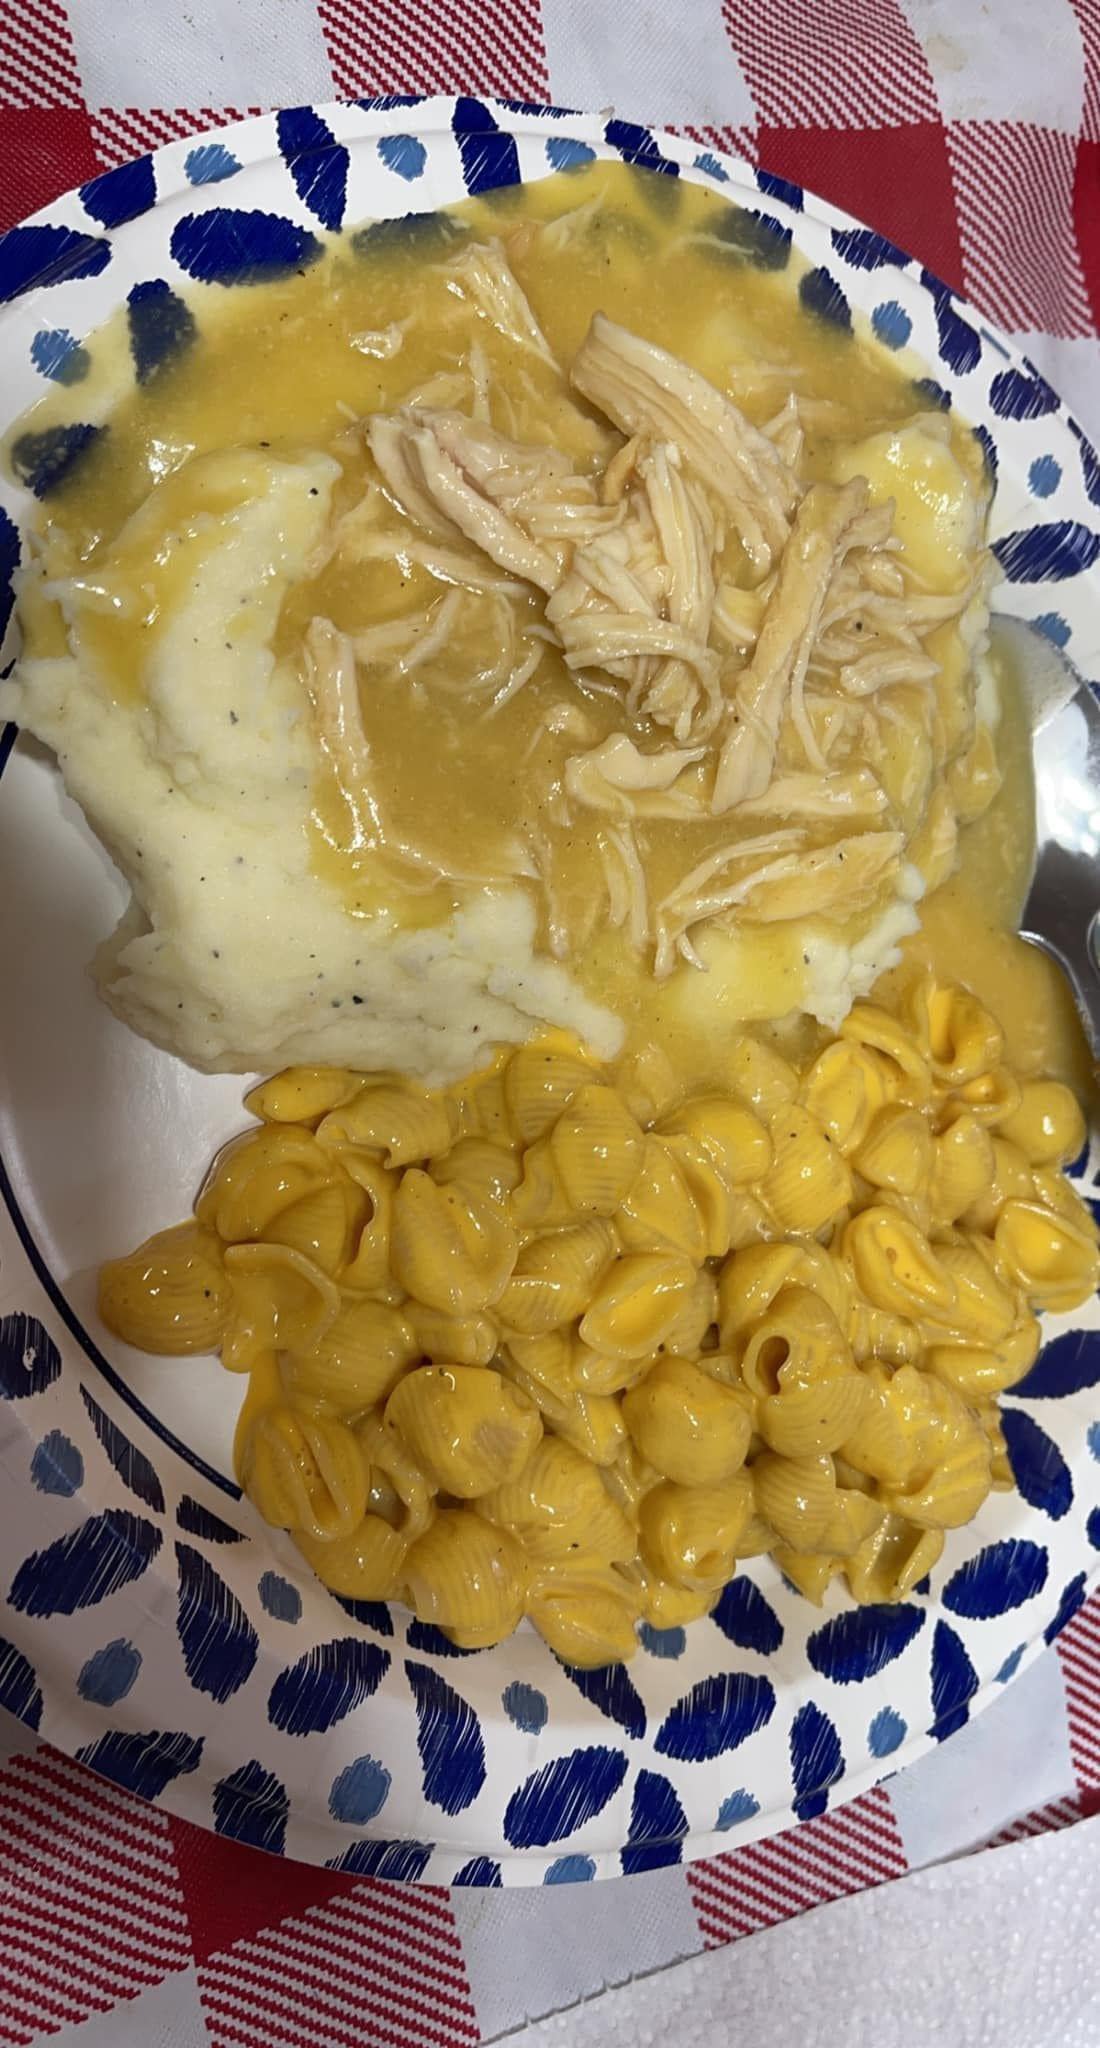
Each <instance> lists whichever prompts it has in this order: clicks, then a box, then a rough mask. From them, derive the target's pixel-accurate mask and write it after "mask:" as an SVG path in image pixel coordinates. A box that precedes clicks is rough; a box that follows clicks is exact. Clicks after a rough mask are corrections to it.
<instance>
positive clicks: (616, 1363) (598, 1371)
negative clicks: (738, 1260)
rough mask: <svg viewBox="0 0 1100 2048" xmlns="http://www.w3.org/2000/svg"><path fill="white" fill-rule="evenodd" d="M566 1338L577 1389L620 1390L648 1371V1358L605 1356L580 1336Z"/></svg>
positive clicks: (582, 1392) (633, 1383) (594, 1391)
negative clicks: (590, 1347)
mask: <svg viewBox="0 0 1100 2048" xmlns="http://www.w3.org/2000/svg"><path fill="white" fill-rule="evenodd" d="M707 1277H708V1278H709V1277H710V1276H709V1274H708V1276H707ZM563 1334H564V1333H563ZM568 1341H570V1350H571V1360H572V1372H573V1378H574V1382H575V1385H576V1391H577V1392H578V1393H581V1394H621V1393H622V1391H623V1389H624V1387H633V1386H636V1384H637V1382H638V1381H639V1380H640V1379H641V1378H642V1376H643V1374H645V1373H646V1372H648V1371H649V1366H650V1361H649V1359H648V1358H616V1357H614V1356H611V1357H605V1356H604V1354H603V1353H602V1352H599V1351H592V1350H590V1349H589V1346H588V1345H587V1344H586V1343H585V1342H584V1339H583V1338H581V1337H574V1338H572V1339H571V1340H568Z"/></svg>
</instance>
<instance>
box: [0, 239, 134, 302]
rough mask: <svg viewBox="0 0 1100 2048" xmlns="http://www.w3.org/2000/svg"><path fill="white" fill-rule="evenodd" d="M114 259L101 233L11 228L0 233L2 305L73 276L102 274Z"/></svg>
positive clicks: (0, 291) (0, 293) (0, 298)
mask: <svg viewBox="0 0 1100 2048" xmlns="http://www.w3.org/2000/svg"><path fill="white" fill-rule="evenodd" d="M110 260H111V244H110V242H108V241H105V240H104V238H103V237H102V236H101V235H81V234H78V233H77V232H76V230H75V229H74V228H54V227H18V228H9V229H8V232H7V234H6V235H0V305H5V304H6V303H7V301H8V300H9V299H17V298H18V297H19V295H20V293H21V292H26V291H31V290H34V289H37V288H40V287H42V286H45V285H51V284H65V283H66V282H67V281H68V279H69V278H74V277H98V276H99V273H100V271H101V270H106V268H107V265H108V263H109V262H110Z"/></svg>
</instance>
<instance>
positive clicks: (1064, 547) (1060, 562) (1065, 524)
mask: <svg viewBox="0 0 1100 2048" xmlns="http://www.w3.org/2000/svg"><path fill="white" fill-rule="evenodd" d="M993 553H994V554H995V555H996V557H997V560H998V562H999V563H1000V565H1001V568H1002V569H1003V571H1004V573H1005V575H1006V576H1007V578H1008V580H1009V582H1010V583H1060V582H1062V581H1063V579H1064V578H1065V577H1067V576H1080V575H1081V574H1082V572H1083V571H1084V570H1085V569H1091V568H1092V565H1093V563H1094V562H1095V560H1096V558H1097V556H1098V555H1100V534H1098V533H1093V531H1092V529H1091V527H1088V526H1082V525H1081V524H1080V522H1079V521H1078V520H1076V519H1055V520H1052V521H1051V523H1050V525H1049V526H1027V527H1024V528H1022V529H1020V530H1019V531H1017V532H1015V533H1006V534H1005V535H1004V536H1003V537H1002V539H1000V540H995V541H994V542H993ZM1018 1391H1019V1389H1017V1392H1018Z"/></svg>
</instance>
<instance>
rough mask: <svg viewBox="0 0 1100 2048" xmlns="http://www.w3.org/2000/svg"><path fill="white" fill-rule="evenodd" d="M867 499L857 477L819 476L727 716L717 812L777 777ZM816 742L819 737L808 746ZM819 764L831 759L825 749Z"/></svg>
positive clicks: (816, 763) (800, 514) (797, 523)
mask: <svg viewBox="0 0 1100 2048" xmlns="http://www.w3.org/2000/svg"><path fill="white" fill-rule="evenodd" d="M866 504H867V485H866V484H865V482H864V481H863V479H862V477H856V478H854V479H853V481H852V482H851V483H848V484H842V485H839V486H838V485H834V484H814V485H813V486H812V487H811V489H810V490H808V491H807V493H806V495H805V497H804V498H803V500H802V503H801V504H800V506H799V508H798V511H797V513H796V515H795V522H794V527H793V529H792V532H791V538H790V542H789V545H788V546H787V548H786V550H785V552H784V555H783V560H782V562H781V563H780V567H779V575H778V578H777V580H776V585H775V590H774V591H773V593H772V597H771V601H770V603H769V605H768V609H767V611H766V612H765V614H764V620H763V623H762V625H761V627H760V635H759V638H758V640H757V642H756V647H755V649H754V651H753V657H752V660H751V662H750V663H749V666H748V668H747V669H745V671H744V673H743V674H742V675H741V676H740V677H739V678H738V680H737V685H736V691H735V695H734V699H733V704H732V706H731V709H730V711H729V714H728V717H727V722H726V727H725V737H724V739H723V743H722V751H721V753H720V755H719V757H718V766H717V770H716V772H715V777H714V791H713V795H712V797H711V809H712V810H713V811H714V812H715V813H716V814H720V813H722V812H724V811H729V810H732V809H733V807H734V805H735V804H739V803H743V802H744V801H745V799H746V798H747V797H754V796H762V795H763V792H764V791H765V790H766V789H767V787H768V784H769V782H770V781H771V778H772V771H773V769H774V767H775V750H776V742H777V741H778V738H779V727H780V723H781V721H782V719H783V716H784V714H785V713H786V712H787V710H788V709H789V710H790V711H791V713H792V716H793V717H794V719H795V721H796V723H798V720H799V712H800V710H801V709H802V689H803V684H804V682H805V677H806V670H807V668H808V666H809V661H810V656H811V654H812V652H813V645H814V640H815V639H816V637H817V630H818V625H819V623H820V619H821V613H822V609H823V607H824V603H825V598H826V595H827V593H828V589H829V584H830V581H831V578H832V576H833V574H834V572H835V570H836V567H837V562H838V558H839V557H840V556H841V555H842V554H843V552H844V548H845V544H846V535H847V534H848V532H849V531H850V529H851V527H852V525H853V522H854V521H855V520H856V519H857V518H858V516H859V514H860V513H861V512H863V511H864V509H865V507H866ZM808 731H809V728H808V726H807V727H806V732H808ZM803 737H804V738H805V734H803ZM811 747H812V742H811V746H807V752H808V753H810V752H811ZM812 751H813V752H814V753H816V752H817V749H816V748H813V749H812ZM813 765H814V766H815V767H820V768H823V767H824V765H825V764H824V762H823V761H822V760H821V759H820V757H818V758H817V759H816V760H814V761H813Z"/></svg>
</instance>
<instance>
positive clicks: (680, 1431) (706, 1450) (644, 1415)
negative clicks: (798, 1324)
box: [622, 1358, 752, 1486]
mask: <svg viewBox="0 0 1100 2048" xmlns="http://www.w3.org/2000/svg"><path fill="white" fill-rule="evenodd" d="M622 1407H623V1420H624V1421H625V1423H626V1426H627V1429H628V1430H629V1431H630V1434H631V1436H632V1437H633V1439H634V1442H635V1443H636V1445H637V1447H638V1449H639V1451H640V1452H641V1454H642V1457H643V1458H645V1459H646V1460H647V1462H648V1463H649V1464H651V1465H652V1466H654V1467H655V1469H656V1470H657V1471H658V1472H661V1473H663V1474H664V1476H665V1477H666V1478H667V1479H675V1480H678V1481H679V1483H680V1484H681V1485H682V1486H719V1485H721V1484H722V1483H723V1481H725V1480H727V1479H732V1477H733V1475H734V1473H735V1472H738V1471H739V1470H740V1468H741V1466H742V1465H743V1464H744V1462H745V1454H746V1452H747V1451H748V1448H749V1440H750V1438H751V1436H752V1415H751V1409H750V1405H749V1404H748V1403H746V1402H745V1401H744V1399H743V1398H742V1397H741V1396H740V1395H739V1394H738V1392H737V1391H736V1390H735V1389H734V1388H732V1387H726V1386H723V1385H722V1384H721V1383H720V1381H718V1380H714V1379H711V1378H709V1377H708V1375H707V1374H706V1373H704V1372H701V1371H700V1370H699V1367H698V1366H697V1365H692V1364H691V1362H690V1360H689V1359H686V1358H665V1359H660V1360H659V1361H658V1363H657V1364H656V1365H655V1366H654V1367H653V1369H652V1371H651V1372H649V1373H647V1374H646V1377H645V1379H644V1380H643V1381H642V1382H641V1383H640V1385H638V1386H636V1387H633V1388H632V1389H631V1390H630V1392H629V1393H627V1394H624V1395H623V1404H622Z"/></svg>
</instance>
